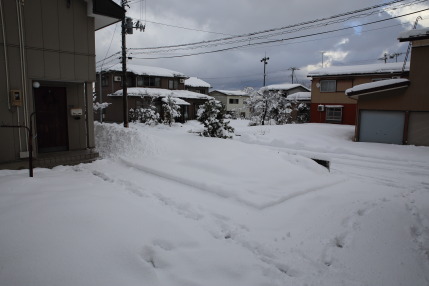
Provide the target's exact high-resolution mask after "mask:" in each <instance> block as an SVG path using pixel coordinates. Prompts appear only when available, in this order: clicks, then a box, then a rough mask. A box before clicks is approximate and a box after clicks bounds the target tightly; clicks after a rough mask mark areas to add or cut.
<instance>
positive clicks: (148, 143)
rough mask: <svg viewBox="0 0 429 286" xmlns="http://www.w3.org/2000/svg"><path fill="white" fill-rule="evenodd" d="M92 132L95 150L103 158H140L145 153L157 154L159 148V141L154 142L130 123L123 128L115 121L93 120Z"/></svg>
mask: <svg viewBox="0 0 429 286" xmlns="http://www.w3.org/2000/svg"><path fill="white" fill-rule="evenodd" d="M94 132H95V145H96V146H97V151H98V152H99V153H100V156H101V157H104V158H117V157H120V156H132V157H135V158H142V157H143V156H144V155H147V154H157V153H158V152H159V150H160V148H161V144H160V143H154V142H153V139H152V138H151V137H150V136H148V135H146V134H144V133H141V132H139V131H138V129H136V128H135V125H134V124H132V123H131V124H130V127H129V128H123V126H122V125H119V124H115V123H113V124H106V123H99V122H94Z"/></svg>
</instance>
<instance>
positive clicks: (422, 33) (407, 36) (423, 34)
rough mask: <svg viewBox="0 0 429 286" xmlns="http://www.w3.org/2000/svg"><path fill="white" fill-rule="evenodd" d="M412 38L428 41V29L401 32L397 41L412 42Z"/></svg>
mask: <svg viewBox="0 0 429 286" xmlns="http://www.w3.org/2000/svg"><path fill="white" fill-rule="evenodd" d="M413 38H427V39H429V28H423V29H415V30H409V31H405V32H402V33H401V34H399V37H398V40H400V41H401V40H413Z"/></svg>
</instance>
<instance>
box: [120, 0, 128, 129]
mask: <svg viewBox="0 0 429 286" xmlns="http://www.w3.org/2000/svg"><path fill="white" fill-rule="evenodd" d="M126 5H127V0H122V8H123V9H124V10H125V6H126ZM121 35H122V58H121V60H122V113H123V119H124V127H125V128H128V96H127V43H126V39H127V37H126V35H127V17H125V15H124V18H122V32H121Z"/></svg>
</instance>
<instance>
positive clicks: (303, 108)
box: [296, 103, 310, 123]
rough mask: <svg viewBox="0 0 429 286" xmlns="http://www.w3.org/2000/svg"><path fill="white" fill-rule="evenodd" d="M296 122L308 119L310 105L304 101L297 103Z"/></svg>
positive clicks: (304, 121) (303, 121)
mask: <svg viewBox="0 0 429 286" xmlns="http://www.w3.org/2000/svg"><path fill="white" fill-rule="evenodd" d="M296 121H297V123H306V122H309V121H310V107H309V106H308V104H306V103H300V104H299V105H298V114H297V116H296Z"/></svg>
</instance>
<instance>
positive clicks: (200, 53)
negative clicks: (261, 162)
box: [134, 8, 429, 60]
mask: <svg viewBox="0 0 429 286" xmlns="http://www.w3.org/2000/svg"><path fill="white" fill-rule="evenodd" d="M428 10H429V8H427V9H422V10H419V11H415V12H410V13H407V14H403V15H400V16H394V17H390V18H387V19H382V20H378V21H373V22H369V23H364V24H358V25H353V26H349V27H344V28H338V29H333V30H329V31H323V32H317V33H312V34H306V35H300V36H295V37H290V38H284V39H275V40H269V41H265V42H257V43H249V44H245V45H239V46H233V47H227V48H223V49H217V50H212V51H205V52H199V53H192V54H183V55H173V56H164V57H134V58H136V59H145V60H155V59H169V58H181V57H190V56H196V55H203V54H211V53H218V52H224V51H228V50H234V49H239V48H244V47H251V46H257V45H263V44H270V43H276V42H283V41H290V40H294V39H300V38H306V37H312V36H316V35H323V34H328V33H333V32H338V31H343V30H348V29H353V28H357V27H362V26H366V25H371V24H375V23H381V22H385V21H389V20H392V19H397V18H401V17H405V16H409V15H413V14H416V13H420V12H424V11H428Z"/></svg>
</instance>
